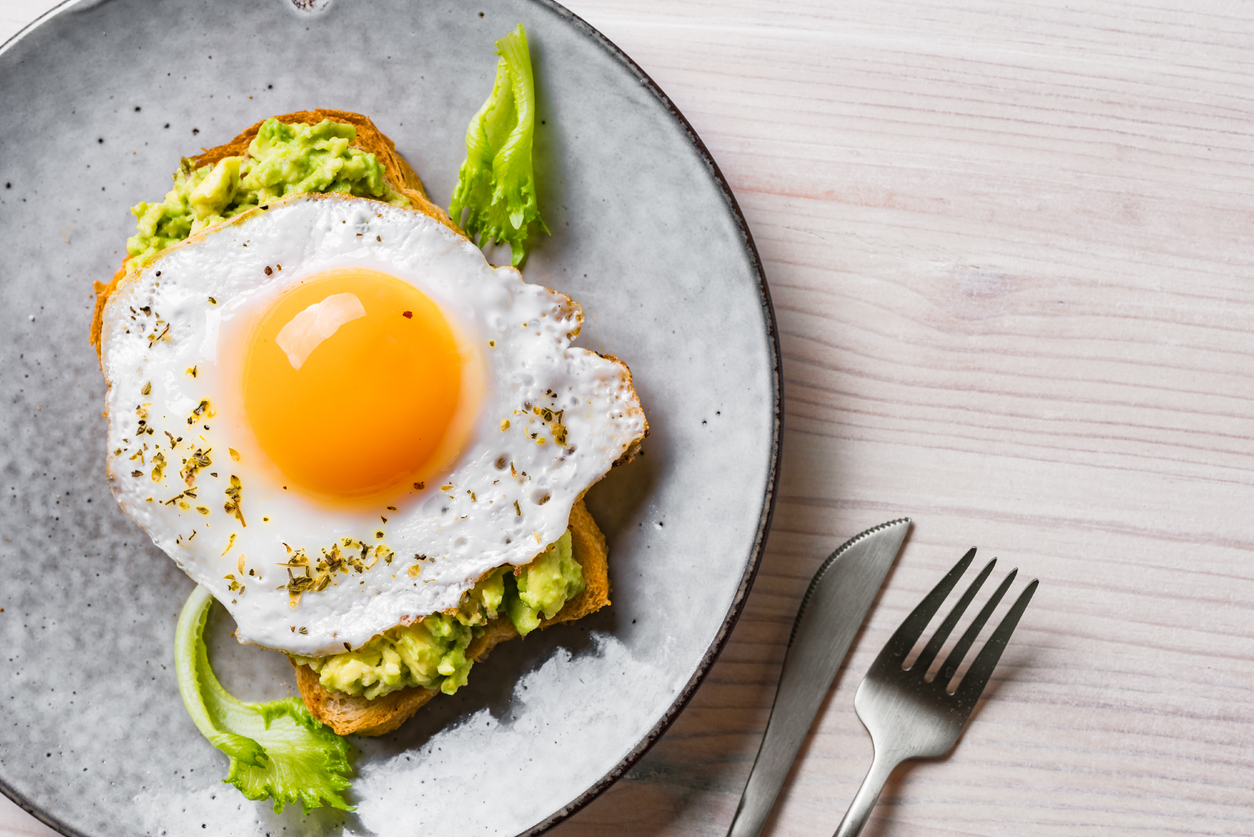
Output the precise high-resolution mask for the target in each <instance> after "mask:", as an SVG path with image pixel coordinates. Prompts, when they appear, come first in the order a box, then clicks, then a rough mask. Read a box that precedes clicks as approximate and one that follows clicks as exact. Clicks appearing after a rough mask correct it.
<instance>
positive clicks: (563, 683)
mask: <svg viewBox="0 0 1254 837" xmlns="http://www.w3.org/2000/svg"><path fill="white" fill-rule="evenodd" d="M298 5H313V6H314V7H315V9H314V11H312V12H310V11H302V10H300V9H298V8H297V6H298ZM518 21H522V22H524V23H525V24H526V26H527V30H528V33H529V35H530V39H531V45H532V53H533V56H534V61H535V65H536V73H537V79H538V81H537V84H538V100H539V115H540V118H541V119H542V120H543V124H542V125H540V126H539V138H538V145H537V148H536V170H537V177H538V180H539V183H540V199H541V207H542V209H543V211H544V213H545V217H546V219H547V221H548V224H549V226H550V228H551V229H552V231H553V235H552V237H550V238H546V239H544V240H543V241H541V242H539V244H538V245H537V246H536V248H535V250H534V252H533V254H532V256H531V258H530V261H529V263H528V265H527V269H526V275H527V277H528V279H529V280H531V281H533V282H540V283H543V284H546V285H550V286H552V287H555V288H558V289H560V290H562V291H565V292H568V293H569V294H571V295H572V296H573V297H574V298H575V299H577V300H579V301H580V302H581V303H582V304H583V306H584V309H585V311H586V312H587V315H588V321H587V324H586V326H585V328H584V331H583V335H582V337H581V338H580V340H579V343H580V344H582V345H584V346H587V347H589V348H593V349H597V350H601V351H606V352H613V353H615V354H617V355H619V356H621V357H622V358H623V359H625V360H626V361H627V362H628V363H629V364H630V365H631V367H632V369H633V371H634V373H635V378H636V382H637V385H638V388H639V392H640V397H641V401H642V402H643V404H644V407H645V410H646V411H647V413H648V416H649V420H650V422H651V425H652V431H653V432H652V435H651V436H650V437H649V439H648V440H647V442H646V445H645V455H644V456H643V457H640V458H638V459H637V460H636V461H635V462H633V463H632V464H631V465H629V466H626V467H623V468H619V469H616V471H615V472H614V473H613V474H611V475H610V476H609V477H608V478H607V479H606V480H605V481H604V482H603V483H602V484H600V485H599V486H597V488H596V489H594V491H593V492H592V494H591V495H590V497H589V504H590V506H591V508H592V510H593V513H594V514H595V515H596V517H597V518H598V520H599V521H601V523H602V526H603V527H604V528H605V530H606V532H607V534H608V536H609V539H610V553H611V574H612V584H613V598H614V605H613V606H612V607H611V608H609V609H607V610H606V611H604V612H602V613H601V614H598V615H597V616H595V617H593V618H591V619H588V620H584V621H583V622H582V623H579V624H577V625H571V626H563V627H560V628H555V629H553V630H551V631H546V632H544V633H543V635H535V636H533V637H530V638H528V639H527V640H526V641H524V642H514V643H510V644H509V645H505V646H501V648H499V649H498V650H497V651H496V652H495V653H494V654H493V655H492V657H491V658H490V659H489V660H488V661H487V662H486V663H485V664H483V665H480V666H477V667H476V668H475V671H474V673H473V675H472V677H471V681H470V686H469V687H467V688H465V689H463V690H461V691H460V692H459V693H458V694H457V695H455V696H453V697H441V698H439V699H438V700H437V701H435V702H434V703H433V704H431V705H430V706H428V707H427V708H426V709H424V710H423V711H422V712H421V713H420V714H419V715H418V716H416V717H415V718H414V719H413V720H411V721H410V722H409V723H408V724H406V725H405V726H404V727H403V728H402V729H401V731H400V732H399V733H398V734H396V735H393V736H389V737H386V738H384V739H382V740H365V739H354V746H355V747H356V748H357V751H356V753H355V765H356V769H357V776H356V780H355V783H354V789H353V797H354V800H355V802H356V804H357V806H358V807H357V812H356V813H355V814H351V815H344V814H339V813H327V812H315V813H314V814H311V815H310V816H308V817H306V816H304V815H303V814H302V813H301V812H300V810H299V809H295V810H293V809H290V808H289V809H288V810H287V811H285V812H284V813H283V814H280V815H276V814H274V813H272V812H271V810H270V807H269V805H268V804H265V803H252V802H248V801H246V800H244V799H243V798H242V797H241V796H240V795H239V794H238V793H237V792H236V791H235V790H234V789H233V788H231V787H230V786H228V785H223V784H222V783H221V779H222V777H223V776H224V775H225V763H226V760H225V758H224V757H223V756H222V755H221V754H219V753H218V752H217V751H216V750H214V749H213V748H212V747H211V746H209V744H207V743H206V742H205V741H204V740H203V739H202V738H201V737H200V735H199V734H198V733H197V731H196V729H195V727H194V726H193V725H192V723H191V721H190V720H189V718H188V717H187V715H186V714H185V712H184V710H183V706H182V704H181V702H180V700H179V696H178V691H177V688H176V685H175V682H174V677H173V674H172V673H171V671H170V670H169V664H170V662H171V656H172V640H173V636H172V634H173V628H174V622H175V616H176V614H177V612H178V609H179V607H180V606H181V604H182V602H183V600H184V598H185V597H186V595H187V593H188V592H189V591H190V589H191V583H190V582H189V581H188V580H187V579H186V578H185V577H184V576H183V575H182V573H180V572H179V571H178V570H177V569H176V568H175V567H174V565H173V563H172V562H171V561H169V560H168V559H167V558H166V557H165V556H164V555H162V554H161V553H160V552H159V551H158V550H157V549H155V548H154V547H153V546H152V545H151V544H150V543H149V542H148V539H147V538H146V537H145V536H144V535H143V533H142V532H140V531H139V529H138V528H136V527H135V526H134V525H133V524H132V523H131V522H130V521H129V520H128V519H127V518H126V517H125V515H123V514H122V513H121V511H120V510H119V509H118V508H117V506H116V505H115V503H114V502H113V499H112V498H111V496H110V495H109V492H108V490H107V488H106V487H105V483H104V458H103V454H104V450H103V445H104V441H103V439H104V423H103V421H102V419H101V418H100V411H101V405H102V399H103V385H102V381H101V377H100V372H99V368H98V367H97V365H96V358H95V355H94V353H93V352H92V350H91V349H90V348H89V347H88V345H87V339H86V335H87V328H88V324H89V321H90V316H91V310H92V281H93V280H107V279H108V278H109V276H110V275H111V274H112V272H113V269H114V268H115V266H116V265H117V264H118V263H119V262H120V260H121V258H122V255H123V250H122V248H123V245H124V242H125V238H126V236H127V235H128V234H129V232H130V229H131V225H132V223H133V219H132V218H131V217H130V215H129V214H128V212H127V208H128V207H129V206H130V205H131V204H133V203H136V202H137V201H139V200H144V199H154V198H156V197H158V196H160V195H162V194H163V193H164V192H165V190H166V189H167V188H168V184H169V177H170V173H171V172H172V171H173V169H174V168H175V166H176V165H177V163H178V159H179V157H180V156H181V155H183V154H187V153H189V152H192V151H194V150H195V149H197V148H198V147H200V146H202V145H204V146H213V145H217V144H218V143H221V142H223V141H225V140H227V139H229V138H230V137H232V136H234V135H235V134H236V133H237V132H238V130H240V129H241V128H243V127H245V126H247V125H250V124H252V123H253V122H254V121H256V120H258V119H261V118H264V117H266V116H269V115H271V114H275V113H284V112H287V111H293V110H300V109H304V108H309V107H327V108H343V109H347V110H355V111H359V112H362V113H365V114H368V115H370V116H371V117H372V118H373V119H374V120H375V122H376V123H377V124H378V125H379V127H380V128H381V129H382V130H383V131H384V132H385V133H386V134H388V135H389V136H391V137H392V138H393V139H394V140H396V142H397V144H398V146H399V148H400V150H401V152H402V153H403V154H404V156H405V157H406V158H408V159H409V160H410V162H411V163H413V165H414V167H415V168H416V169H417V170H418V171H419V173H420V174H421V175H422V176H423V178H424V179H425V181H426V183H427V185H428V188H429V190H430V191H431V193H432V195H433V196H434V197H436V199H437V200H447V197H448V196H449V195H450V194H451V192H452V188H453V184H454V181H455V179H456V174H457V169H458V165H459V163H460V161H461V159H462V157H463V156H464V153H465V152H464V146H463V144H462V138H463V132H464V130H465V126H466V123H467V122H468V120H469V118H470V116H471V115H472V114H473V113H474V112H475V111H476V110H477V108H478V106H479V105H480V104H481V103H482V101H483V99H484V98H485V97H486V95H487V93H488V91H489V90H490V89H491V82H492V75H493V72H494V64H495V58H494V57H493V55H492V42H493V40H494V39H496V38H498V37H500V36H502V35H503V34H505V32H506V31H508V30H509V28H511V27H512V26H513V25H514V24H515V23H516V22H518ZM0 169H2V170H3V171H2V174H0V181H2V182H3V185H2V186H0V253H3V255H4V266H5V271H4V272H5V275H4V278H3V280H0V388H2V390H3V394H4V399H3V403H0V426H2V428H3V433H0V475H2V476H0V486H2V487H3V494H2V496H0V534H3V542H0V579H2V580H0V607H3V608H4V610H3V612H2V613H0V643H2V645H3V650H4V658H5V660H6V661H7V662H6V663H5V664H4V665H2V666H0V707H2V710H0V790H3V791H4V792H5V793H6V794H7V795H8V796H10V797H12V798H13V799H14V800H16V801H17V802H18V803H19V804H21V805H22V806H24V807H25V808H27V809H28V810H31V811H32V812H33V813H35V814H36V816H38V817H40V818H41V819H43V820H45V821H46V822H48V823H49V824H51V825H53V826H54V827H55V828H57V829H59V830H61V831H63V832H64V833H66V834H89V835H113V834H118V835H135V834H154V835H156V834H165V835H180V834H204V833H206V831H208V832H209V833H218V834H241V835H242V834H271V835H278V834H295V833H301V834H306V833H341V832H342V833H346V834H378V835H401V834H418V833H428V832H430V831H434V830H439V831H442V832H448V831H449V830H450V829H452V831H455V832H456V833H459V834H478V833H484V834H487V833H494V834H495V833H515V832H527V831H532V832H534V831H538V830H542V829H543V828H546V827H548V826H549V825H552V824H553V823H554V822H557V821H559V820H560V819H562V818H563V817H565V816H568V815H569V814H570V813H571V812H572V811H574V810H575V809H576V808H578V807H579V806H580V805H583V804H584V803H586V802H587V801H588V800H590V799H592V798H593V797H594V796H595V795H596V794H597V793H599V792H600V791H602V790H604V789H605V788H606V787H607V786H608V785H609V784H610V783H611V782H612V781H614V779H616V778H618V777H619V776H620V775H622V773H623V772H624V771H625V770H626V769H627V768H628V767H630V765H631V764H632V763H633V762H634V761H635V760H636V759H638V758H639V757H640V756H641V755H642V754H643V753H644V751H645V750H646V749H647V748H648V747H649V745H650V744H651V743H652V742H653V741H654V740H655V739H656V738H657V737H658V736H659V735H661V733H662V731H663V730H664V729H665V728H666V726H667V725H668V724H669V723H670V722H671V721H672V720H673V719H674V718H675V716H676V714H677V713H678V712H679V710H680V709H681V708H682V706H683V704H684V703H685V701H686V700H687V699H688V698H689V697H690V696H691V694H692V693H693V691H694V690H695V689H696V687H697V685H698V684H699V683H700V681H701V679H702V677H703V676H704V675H705V673H706V671H707V670H708V668H709V666H710V665H711V664H712V662H713V660H714V657H715V655H716V654H717V653H718V650H719V649H720V648H721V646H722V644H723V642H724V640H725V639H726V636H727V633H728V631H729V630H730V629H731V625H732V623H733V622H734V620H735V618H736V616H737V615H738V614H739V612H740V608H741V604H742V602H743V601H744V597H745V596H746V594H747V593H748V588H749V585H750V583H751V582H752V579H753V574H754V570H755V569H756V567H757V562H758V557H759V554H760V551H761V548H762V542H763V539H764V537H765V533H766V528H767V525H768V522H769V518H770V511H771V506H772V499H773V491H774V484H775V475H776V467H777V462H778V444H779V434H780V404H781V401H780V374H779V366H778V364H779V352H778V347H777V344H776V339H775V334H774V329H773V317H772V313H771V308H770V301H769V298H768V295H767V289H766V284H765V281H764V279H763V276H762V270H761V266H760V264H759V262H758V259H757V255H756V253H755V251H754V247H753V243H752V241H751V239H750V237H749V232H748V230H747V228H746V227H745V223H744V219H743V218H742V217H741V215H740V212H739V210H738V208H737V207H736V204H735V201H734V200H733V198H732V195H731V192H730V190H729V189H728V187H727V184H726V183H725V182H724V181H723V179H722V177H721V175H720V174H719V172H718V170H717V168H716V167H715V165H714V162H713V161H712V160H711V159H710V157H709V155H708V154H707V153H706V151H705V149H704V147H703V146H702V145H701V142H700V140H698V139H697V137H696V135H695V134H694V133H693V132H692V129H691V128H690V127H689V126H688V124H687V123H686V122H685V121H684V119H683V117H682V116H680V114H679V113H678V112H677V111H676V110H675V109H674V107H673V106H672V105H671V104H670V102H669V101H668V100H667V99H666V97H665V96H664V95H663V94H662V92H661V91H660V90H658V89H657V87H656V86H655V85H654V84H653V83H652V82H651V81H650V80H649V79H648V78H647V77H646V76H645V75H644V73H643V72H641V70H640V69H639V68H638V67H636V66H635V65H634V64H632V63H631V61H630V60H629V59H628V58H627V57H626V56H625V55H623V54H622V53H621V52H619V51H618V50H617V49H616V48H615V47H614V46H613V45H612V44H610V43H609V42H608V41H606V40H605V38H603V37H602V36H601V35H600V34H598V33H597V32H596V31H594V30H593V29H591V28H590V27H589V26H587V25H586V24H585V23H583V22H582V21H580V20H579V19H578V18H575V17H574V16H573V15H571V14H570V13H569V12H567V11H565V10H564V9H562V8H561V7H559V6H557V5H555V4H552V3H546V2H526V0H514V1H512V2H511V1H509V0H500V2H489V1H488V0H484V2H483V3H482V4H479V5H467V4H465V3H463V2H460V1H459V0H432V2H414V1H413V0H371V2H365V0H334V2H332V3H330V4H329V5H328V4H327V3H325V2H324V1H323V0H315V2H313V3H307V2H305V0H298V3H297V4H296V5H294V4H293V2H290V0H233V1H232V2H227V0H217V1H216V2H206V1H205V0H165V1H164V2H160V3H156V2H150V0H94V2H93V0H84V2H78V3H68V4H66V5H63V6H61V7H59V8H58V9H57V10H56V11H55V12H53V13H52V14H50V15H48V16H46V17H45V18H43V19H42V20H40V21H39V22H38V23H36V24H35V25H33V26H32V27H30V28H28V29H27V30H26V31H24V32H23V33H22V34H21V35H19V36H18V37H17V38H15V39H14V40H12V41H10V42H9V43H8V44H6V45H5V46H4V47H3V49H0ZM218 613H219V614H221V613H222V612H221V611H218ZM230 629H231V625H230V624H229V619H228V618H227V617H225V616H224V615H220V616H219V617H218V619H217V620H216V621H215V622H213V623H212V624H211V630H212V632H213V636H212V637H211V640H212V644H211V653H213V655H214V660H215V667H216V668H217V670H218V671H219V672H220V674H221V676H222V678H223V680H224V682H225V683H226V685H227V687H228V688H230V689H231V690H232V691H234V692H235V693H236V694H238V695H239V696H241V697H243V698H245V699H266V698H273V697H276V696H279V695H282V694H287V693H290V692H291V691H292V689H293V686H292V677H291V672H290V669H289V667H288V666H287V664H286V662H284V661H283V660H282V659H281V658H280V657H279V655H277V654H274V653H271V652H265V651H261V650H259V649H252V648H245V647H241V646H238V645H237V644H235V643H234V642H233V641H232V640H230V639H229V638H228V632H229V631H230Z"/></svg>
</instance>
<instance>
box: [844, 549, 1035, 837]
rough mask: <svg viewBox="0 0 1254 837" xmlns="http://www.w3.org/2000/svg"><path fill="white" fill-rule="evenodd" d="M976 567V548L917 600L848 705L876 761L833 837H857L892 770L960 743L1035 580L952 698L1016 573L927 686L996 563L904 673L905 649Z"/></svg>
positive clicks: (986, 607) (963, 678)
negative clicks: (966, 661)
mask: <svg viewBox="0 0 1254 837" xmlns="http://www.w3.org/2000/svg"><path fill="white" fill-rule="evenodd" d="M974 560H975V549H972V550H971V551H970V552H968V553H967V554H966V555H964V556H962V560H961V561H959V562H958V563H957V564H956V565H954V568H953V569H952V570H950V571H949V572H948V573H946V575H945V577H944V578H942V579H941V581H940V583H939V584H937V585H936V587H935V588H933V589H932V592H930V593H928V594H927V596H926V597H924V599H923V601H921V602H919V606H918V607H916V608H915V609H914V610H913V611H911V613H910V615H909V616H907V617H906V621H904V622H902V623H901V627H900V628H898V629H897V631H896V632H895V633H894V634H893V635H892V637H891V638H890V639H889V640H888V643H887V644H886V645H885V646H884V650H883V651H881V652H880V654H879V656H878V657H876V658H875V662H874V663H872V664H871V669H870V671H868V672H867V673H866V677H865V678H863V680H862V685H860V686H859V687H858V694H857V695H856V696H855V697H854V699H853V705H854V708H855V709H857V711H858V718H859V719H860V720H861V721H862V724H863V726H865V727H866V729H867V732H869V733H871V742H872V744H873V745H874V746H875V757H874V759H873V760H872V762H871V769H870V770H869V771H868V772H867V775H866V778H865V779H863V780H862V787H860V788H858V793H857V795H856V796H855V797H854V798H853V803H852V804H850V806H849V810H848V811H847V812H846V813H845V818H844V819H843V820H841V821H840V826H839V827H838V828H837V829H836V835H835V837H855V835H857V834H858V833H859V832H861V831H862V827H863V826H864V825H866V821H867V819H868V818H869V817H870V816H871V810H872V809H873V808H874V807H875V801H876V800H877V799H879V796H880V791H881V790H883V789H884V783H885V782H886V781H887V780H888V776H889V774H890V773H892V772H893V769H894V768H895V767H896V766H897V765H899V764H901V763H902V762H903V761H905V760H907V759H917V758H935V757H937V756H943V755H945V753H948V752H949V751H950V750H951V749H952V748H953V746H954V744H956V743H957V742H958V736H960V735H961V734H962V728H963V727H964V726H965V725H966V723H967V718H969V717H971V710H972V709H974V708H975V703H976V701H978V700H979V699H980V693H981V692H983V691H984V687H985V685H987V684H988V679H989V677H990V676H991V675H992V673H993V669H994V668H995V667H996V666H997V660H998V659H1000V658H1001V652H1002V651H1003V650H1004V649H1005V647H1006V643H1007V642H1009V641H1010V635H1011V634H1012V633H1014V630H1015V626H1016V625H1018V624H1019V617H1021V616H1022V615H1023V611H1024V610H1026V609H1027V606H1028V602H1029V601H1030V600H1031V598H1032V594H1033V593H1034V592H1035V591H1036V584H1037V582H1036V580H1035V579H1033V580H1032V582H1031V583H1030V584H1028V586H1027V589H1025V590H1024V591H1023V593H1021V594H1020V596H1019V598H1018V600H1017V601H1016V602H1015V603H1014V605H1013V606H1012V607H1011V608H1010V611H1009V612H1008V613H1007V614H1006V616H1005V618H1003V619H1002V620H1001V624H1000V625H998V626H997V630H995V631H993V635H992V636H990V637H989V639H988V642H986V643H985V644H984V647H983V648H982V649H980V653H979V655H977V656H976V658H975V662H973V663H972V664H971V667H970V668H969V669H968V670H967V672H966V674H965V675H963V677H962V680H961V681H959V683H958V687H957V689H955V690H954V692H953V693H952V694H951V693H950V692H949V691H948V686H949V683H950V681H951V680H953V678H954V674H955V673H956V672H957V671H958V666H959V665H961V663H962V659H963V657H965V656H966V655H967V652H968V651H969V650H971V646H972V645H973V644H974V643H975V639H976V637H977V636H979V633H980V629H981V628H983V627H984V624H985V623H986V622H988V619H989V617H990V616H992V615H993V610H994V609H995V608H996V607H997V604H998V603H999V602H1000V601H1001V600H1002V597H1004V596H1005V595H1006V591H1007V590H1009V589H1010V584H1011V582H1013V581H1014V578H1015V574H1016V573H1017V572H1018V570H1011V571H1010V574H1009V575H1008V576H1006V580H1005V581H1003V582H1002V583H1001V586H999V587H998V588H997V592H995V593H994V594H993V597H992V598H991V599H989V600H988V603H987V604H986V605H984V607H983V608H982V609H981V610H980V612H979V614H978V615H977V616H976V617H975V621H974V622H972V623H971V626H970V627H969V628H967V630H966V632H965V633H964V634H963V635H962V638H961V639H959V640H958V643H957V644H956V645H955V646H954V649H953V650H952V651H951V652H950V653H949V656H948V657H946V658H945V662H944V663H942V664H941V667H940V669H939V670H938V671H937V673H936V677H935V678H934V679H932V680H930V681H929V680H927V679H926V677H927V671H928V669H929V668H930V667H931V665H932V662H933V660H935V659H936V655H937V654H938V653H939V652H940V650H941V647H942V646H943V645H944V644H945V640H946V639H948V638H949V634H950V632H952V631H953V629H954V626H955V625H957V624H958V620H959V619H960V618H962V614H963V611H965V610H966V609H967V606H968V605H969V604H971V600H972V599H974V598H975V594H976V593H978V592H979V590H980V586H981V585H983V584H984V582H985V580H986V579H987V578H988V576H989V574H990V573H992V572H993V566H994V565H995V564H996V563H997V559H995V558H994V559H993V560H992V561H989V562H988V565H987V566H986V567H984V569H983V570H981V571H980V574H979V575H978V576H976V579H975V581H973V582H972V583H971V586H970V587H968V588H967V590H966V592H965V593H963V594H962V598H961V599H959V600H958V603H957V604H956V605H954V609H953V610H951V611H950V612H949V615H948V616H946V617H945V619H944V621H943V622H941V624H940V626H939V627H938V628H937V629H936V633H935V634H933V635H932V638H931V639H930V640H928V642H927V645H925V646H924V647H923V651H922V652H921V653H920V654H919V657H918V659H916V660H915V661H914V663H913V664H912V665H911V666H910V668H909V669H904V668H903V665H904V664H905V661H906V657H907V655H909V653H910V649H911V648H913V647H914V644H915V643H916V642H918V640H919V637H921V636H922V635H923V630H924V629H925V628H926V627H927V623H928V622H929V621H930V620H931V619H932V617H933V616H934V615H936V612H937V611H938V610H940V606H941V604H942V603H944V601H945V597H946V596H948V595H949V593H950V591H951V590H953V589H954V586H955V585H956V584H957V583H958V579H959V578H961V577H962V574H963V573H965V572H966V571H967V567H969V566H971V562H972V561H974Z"/></svg>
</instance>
